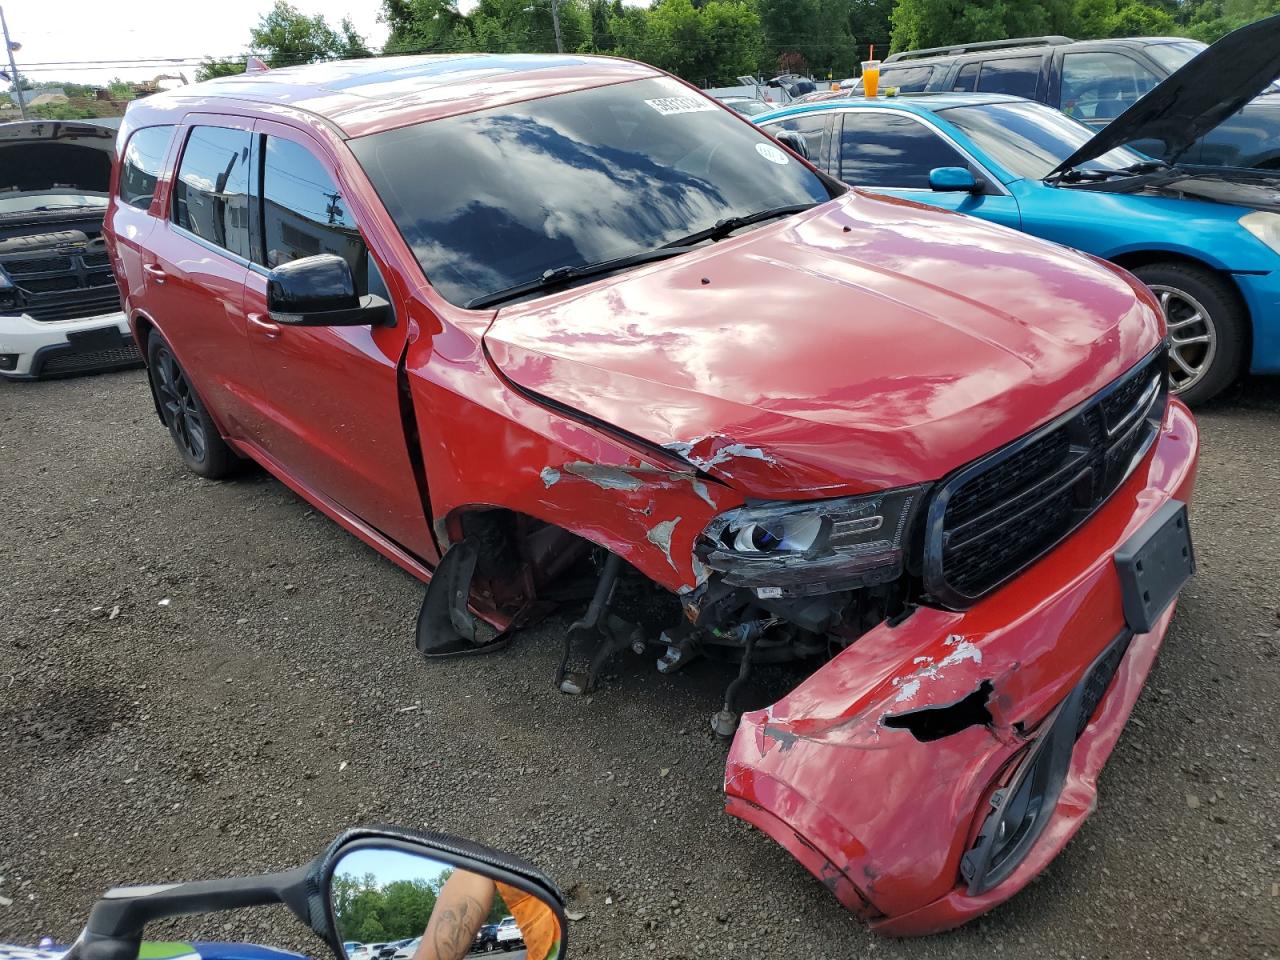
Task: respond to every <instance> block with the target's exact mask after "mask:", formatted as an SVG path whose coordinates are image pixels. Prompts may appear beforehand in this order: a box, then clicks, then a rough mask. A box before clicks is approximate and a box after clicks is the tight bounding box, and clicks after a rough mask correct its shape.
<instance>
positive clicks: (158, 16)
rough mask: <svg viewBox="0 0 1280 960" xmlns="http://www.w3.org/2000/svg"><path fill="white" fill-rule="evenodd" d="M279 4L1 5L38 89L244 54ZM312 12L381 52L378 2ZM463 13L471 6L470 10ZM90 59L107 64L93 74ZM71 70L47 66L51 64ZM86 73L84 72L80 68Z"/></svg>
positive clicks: (188, 69) (6, 0)
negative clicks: (345, 24)
mask: <svg viewBox="0 0 1280 960" xmlns="http://www.w3.org/2000/svg"><path fill="white" fill-rule="evenodd" d="M272 2H273V0H216V2H214V3H209V4H205V3H197V2H195V0H115V2H113V3H106V2H103V0H0V6H3V8H4V15H5V19H6V20H8V22H9V36H10V37H11V38H12V39H13V40H16V41H18V42H19V43H21V44H22V49H21V50H20V51H18V52H17V53H16V54H14V56H15V58H16V59H17V61H18V70H19V72H21V73H24V74H26V75H27V76H29V77H30V78H31V79H32V80H34V81H36V82H37V83H38V82H40V81H47V80H70V81H73V82H76V83H93V84H102V83H106V82H107V81H108V80H110V79H111V78H112V77H117V76H118V77H122V78H124V79H126V80H142V79H148V78H150V77H154V76H156V75H157V74H160V73H178V72H180V71H181V72H185V73H186V74H187V79H188V80H194V77H193V76H192V74H193V72H194V67H193V64H196V63H198V62H199V60H200V59H201V58H203V57H209V56H213V57H225V56H230V55H232V54H238V53H241V52H243V51H244V50H245V49H247V47H248V45H249V29H250V27H253V26H255V25H256V24H257V22H258V19H259V17H261V16H262V15H263V14H264V13H266V12H267V11H268V10H270V9H271V6H272ZM293 3H294V6H296V7H298V8H299V9H300V10H302V11H303V12H304V13H307V14H316V13H321V14H324V16H325V18H326V19H327V20H328V21H329V23H330V24H331V25H332V26H334V27H336V26H337V25H338V22H339V21H340V20H341V19H342V18H343V17H344V16H349V17H350V18H351V20H352V22H353V23H354V24H355V26H356V29H357V30H358V31H359V32H360V33H361V34H362V35H363V36H364V38H365V41H366V42H367V43H368V44H369V46H370V48H372V49H374V50H377V49H380V48H381V46H382V44H383V42H384V41H385V40H386V38H387V26H386V24H384V23H380V22H379V21H378V14H379V12H380V10H381V3H380V2H379V0H293ZM463 6H464V9H465V7H466V6H468V4H464V5H463ZM175 57H176V58H186V62H185V63H148V64H142V65H134V66H126V65H124V61H132V60H140V59H148V60H149V59H160V58H175ZM86 61H108V64H106V65H100V66H96V67H92V68H90V66H89V64H88V63H86ZM54 63H59V64H67V66H45V64H54ZM82 68H83V69H82Z"/></svg>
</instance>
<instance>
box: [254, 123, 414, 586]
mask: <svg viewBox="0 0 1280 960" xmlns="http://www.w3.org/2000/svg"><path fill="white" fill-rule="evenodd" d="M254 139H255V151H256V152H257V154H258V155H260V156H261V158H262V170H261V184H262V190H261V196H260V198H259V201H258V210H257V215H258V218H259V219H260V223H261V230H260V235H259V236H257V237H255V243H254V249H253V251H252V254H251V257H252V260H253V262H254V265H253V268H252V269H251V270H250V271H249V275H248V278H247V281H246V287H245V303H246V312H247V314H248V325H249V331H250V340H251V343H252V352H253V365H254V368H255V369H256V371H257V375H258V379H259V380H260V382H261V384H262V389H261V391H260V393H259V394H258V398H257V399H258V403H259V406H258V410H257V414H258V416H257V419H256V422H255V430H254V442H255V443H256V444H258V446H259V447H260V448H261V449H262V450H263V451H264V452H265V453H266V454H267V455H268V456H269V457H270V458H271V459H273V460H275V461H276V462H277V463H278V464H280V465H281V466H282V467H283V468H284V470H285V471H287V472H288V473H289V474H290V475H291V476H292V477H293V478H294V479H295V480H297V481H299V482H301V483H302V484H303V485H305V486H306V487H307V488H308V489H310V490H312V491H314V492H316V493H319V494H321V495H323V496H324V497H326V498H328V499H329V500H332V501H333V502H335V503H337V504H338V505H339V506H340V507H342V508H343V509H344V510H346V511H347V512H349V513H352V514H354V515H355V516H357V517H359V518H360V519H361V520H363V521H364V522H365V523H366V524H368V525H369V526H371V527H373V528H374V529H375V530H377V531H378V532H379V533H381V534H383V535H384V536H386V537H388V538H390V539H391V540H393V541H394V542H395V543H397V544H399V545H400V546H402V547H404V548H406V549H407V550H409V551H410V552H411V553H413V554H415V555H416V556H417V557H419V558H420V559H424V560H427V561H428V562H434V560H435V558H436V551H435V546H434V542H433V540H432V538H431V533H430V528H429V525H428V523H427V519H426V515H425V512H424V509H423V503H422V496H421V494H420V492H419V488H418V484H417V480H416V478H415V474H414V472H413V467H412V465H411V463H410V460H409V452H408V447H407V444H406V440H405V433H404V427H403V422H402V420H401V412H400V394H399V388H398V382H397V365H398V363H399V361H400V357H401V355H402V354H403V353H404V349H405V343H406V340H407V336H408V323H407V319H406V317H405V313H404V310H403V309H402V308H399V309H397V313H398V314H399V316H398V318H397V321H396V325H395V326H393V327H386V326H380V327H377V328H373V327H370V326H357V327H290V326H280V325H277V324H274V323H272V322H271V319H270V317H269V316H268V314H267V299H266V293H267V279H268V276H269V273H270V270H271V268H273V267H276V266H279V265H280V264H283V263H287V262H289V261H291V260H297V259H300V258H302V257H308V256H314V255H316V254H321V253H331V254H336V255H338V256H340V257H342V258H343V259H344V260H346V261H347V263H348V264H349V265H350V267H351V271H352V275H353V276H354V278H355V281H356V287H357V290H358V291H359V293H360V294H361V295H364V294H366V293H376V294H378V295H380V296H382V297H385V298H386V299H387V300H389V301H390V302H391V303H392V306H393V308H396V307H397V306H398V304H397V301H401V303H402V302H403V301H402V299H401V296H400V294H399V292H398V291H392V290H389V289H388V287H387V281H386V279H384V277H389V276H390V274H388V273H387V272H386V271H385V270H384V268H383V267H382V266H380V265H379V263H378V257H377V254H376V252H375V251H373V250H371V249H370V247H369V245H368V243H367V241H366V234H363V233H362V232H361V214H360V212H359V210H358V209H357V203H356V202H355V198H354V197H353V195H352V191H351V190H349V189H348V188H347V185H346V184H344V182H343V179H342V177H341V175H340V173H339V169H338V165H337V164H335V163H334V161H333V158H332V157H331V155H330V154H329V153H328V151H327V149H326V147H325V146H323V145H322V144H321V143H319V142H318V141H317V140H315V139H313V138H312V137H311V136H310V135H308V134H306V133H303V132H302V131H300V130H297V129H295V128H293V127H290V126H287V125H284V124H280V123H275V122H271V121H259V123H258V126H257V128H256V131H255V138H254Z"/></svg>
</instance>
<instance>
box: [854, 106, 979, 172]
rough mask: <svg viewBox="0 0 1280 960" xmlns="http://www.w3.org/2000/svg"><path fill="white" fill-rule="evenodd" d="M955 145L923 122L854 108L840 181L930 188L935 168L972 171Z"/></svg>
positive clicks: (898, 115)
mask: <svg viewBox="0 0 1280 960" xmlns="http://www.w3.org/2000/svg"><path fill="white" fill-rule="evenodd" d="M968 166H969V161H968V160H966V159H965V157H964V155H963V154H961V153H960V152H959V151H958V150H956V149H955V147H953V146H951V144H949V143H947V141H945V140H943V139H942V137H940V136H939V135H938V134H937V133H936V132H934V131H933V130H932V129H931V128H930V127H928V126H926V125H925V124H924V123H922V122H920V121H919V120H914V119H912V118H911V117H904V116H902V115H901V114H893V113H881V112H879V111H876V110H850V111H849V112H848V113H846V114H845V115H844V131H843V133H842V134H841V136H840V179H841V180H843V181H844V182H845V183H851V184H853V185H854V186H856V187H896V188H898V189H913V190H927V189H928V188H929V171H930V170H932V169H933V168H934V167H966V168H967V167H968Z"/></svg>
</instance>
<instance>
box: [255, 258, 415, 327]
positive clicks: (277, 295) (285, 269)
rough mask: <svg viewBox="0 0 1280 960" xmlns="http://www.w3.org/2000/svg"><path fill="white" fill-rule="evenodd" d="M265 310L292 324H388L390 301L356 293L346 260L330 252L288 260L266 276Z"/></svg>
mask: <svg viewBox="0 0 1280 960" xmlns="http://www.w3.org/2000/svg"><path fill="white" fill-rule="evenodd" d="M267 313H268V314H269V315H270V316H271V319H272V320H273V321H275V322H276V323H281V324H287V325H290V326H295V327H299V326H301V327H359V326H380V325H383V324H388V325H389V324H390V323H391V322H392V321H393V319H394V317H393V314H392V312H391V304H389V303H387V301H386V300H384V299H382V297H379V296H374V295H373V294H370V295H368V296H365V297H360V296H357V295H356V284H355V279H354V278H353V277H352V276H351V267H350V265H349V264H348V263H347V261H345V260H343V259H342V258H341V257H338V256H334V255H333V254H331V253H321V254H317V255H316V256H314V257H303V258H302V259H301V260H291V261H290V262H288V263H283V264H281V265H280V266H278V267H276V268H275V269H274V270H272V271H271V273H270V274H269V275H268V277H267Z"/></svg>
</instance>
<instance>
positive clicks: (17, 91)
mask: <svg viewBox="0 0 1280 960" xmlns="http://www.w3.org/2000/svg"><path fill="white" fill-rule="evenodd" d="M551 2H552V10H553V11H554V9H555V7H554V4H555V0H551ZM0 27H3V28H4V49H5V52H6V53H8V54H9V70H10V71H12V72H11V73H10V76H11V77H12V78H13V96H14V99H15V100H17V101H18V109H19V110H21V111H22V119H23V120H25V119H27V101H26V99H25V98H24V97H23V96H22V81H21V79H20V78H19V77H18V65H17V64H16V63H14V60H13V50H14V44H13V41H12V40H10V39H9V24H8V23H7V22H6V21H5V19H4V7H0ZM559 40H560V27H559V26H557V27H556V41H557V42H559Z"/></svg>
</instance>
